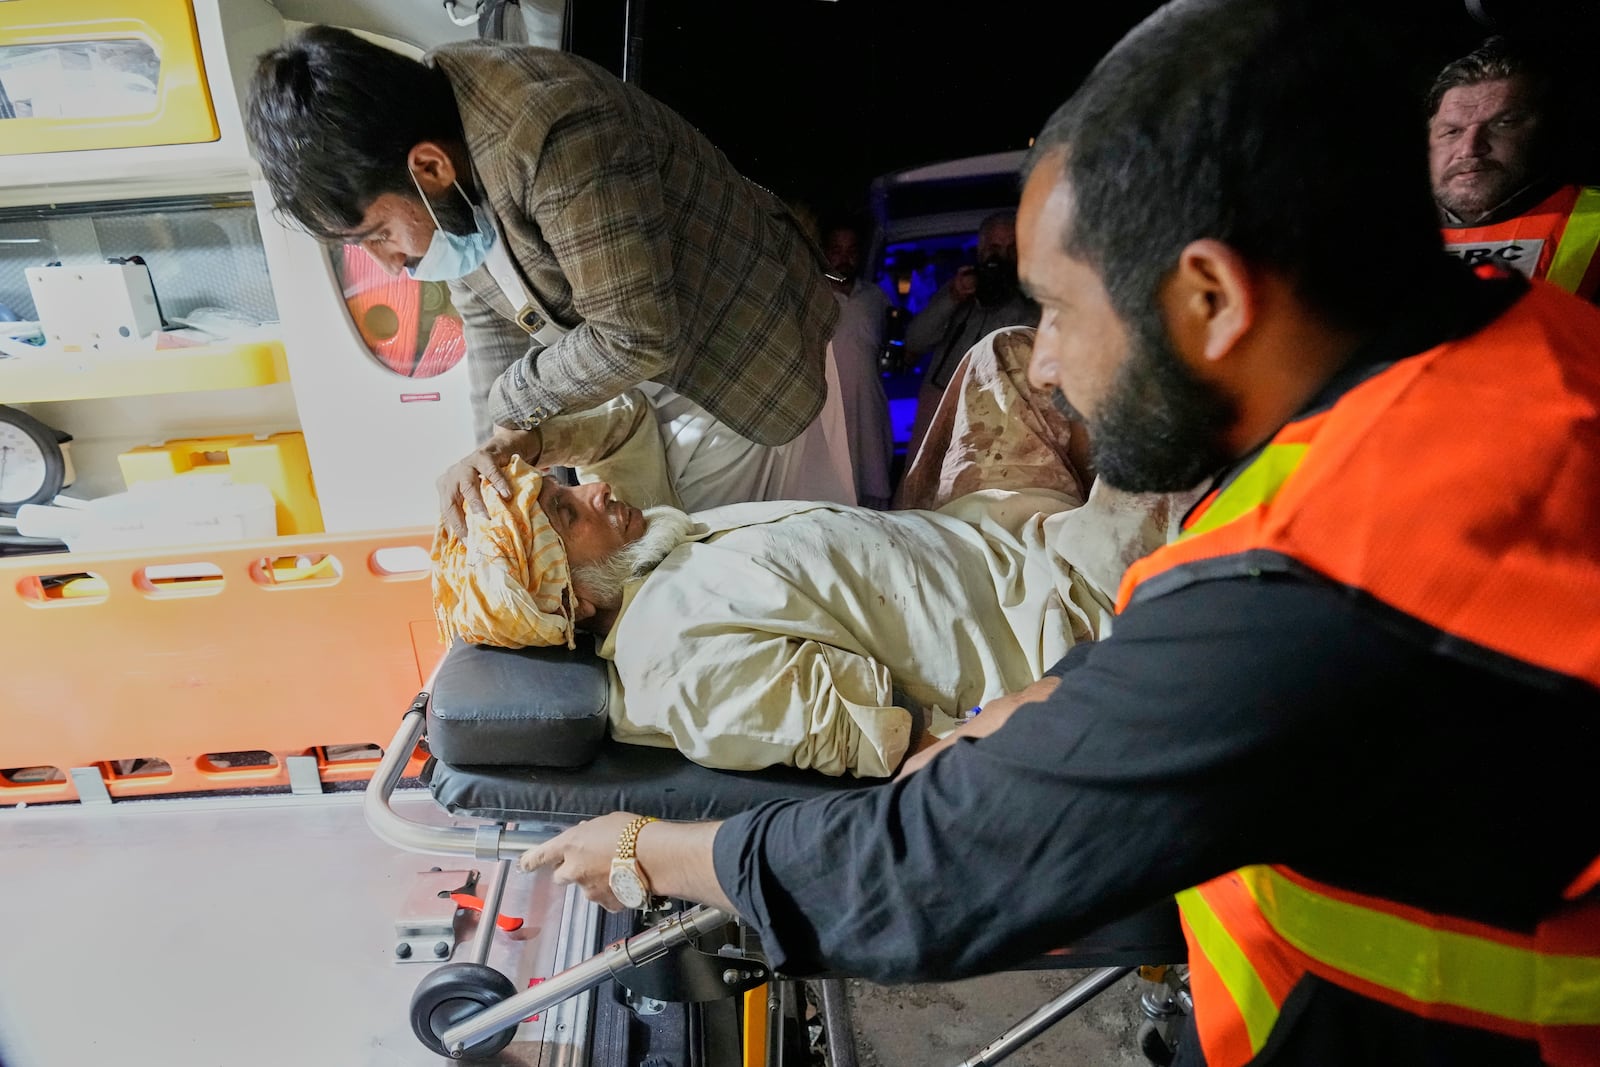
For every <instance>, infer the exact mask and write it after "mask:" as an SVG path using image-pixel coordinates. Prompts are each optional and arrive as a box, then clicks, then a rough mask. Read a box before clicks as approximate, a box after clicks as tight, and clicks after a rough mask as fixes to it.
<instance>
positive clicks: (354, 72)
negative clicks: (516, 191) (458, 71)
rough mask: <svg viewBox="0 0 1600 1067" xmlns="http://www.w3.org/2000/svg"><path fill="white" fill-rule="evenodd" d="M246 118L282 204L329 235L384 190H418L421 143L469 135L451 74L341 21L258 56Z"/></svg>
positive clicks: (349, 224)
mask: <svg viewBox="0 0 1600 1067" xmlns="http://www.w3.org/2000/svg"><path fill="white" fill-rule="evenodd" d="M245 125H246V128H247V129H248V130H249V133H250V141H251V143H252V144H253V145H254V146H255V153H256V159H257V160H258V161H259V162H260V164H261V171H262V174H263V175H264V176H265V177H266V180H267V185H268V186H269V187H270V188H271V189H272V196H273V199H274V200H276V201H277V204H278V208H279V210H280V211H282V212H283V213H284V214H285V215H287V216H289V217H290V218H291V219H293V220H294V221H295V222H297V223H299V224H300V225H301V226H303V227H305V228H306V229H307V230H309V231H310V232H311V233H313V234H315V235H317V236H319V237H324V238H334V237H339V236H342V235H344V234H347V233H349V232H350V231H351V230H353V229H355V228H357V227H358V226H359V225H360V223H361V219H362V216H363V215H364V214H365V213H366V210H367V208H368V207H369V206H371V204H372V201H373V200H374V199H376V198H377V197H378V196H380V195H381V194H383V193H409V194H411V195H413V196H415V195H416V188H415V187H414V186H413V185H412V184H411V181H410V179H409V178H408V177H407V164H406V158H407V156H408V155H409V154H410V152H411V149H412V147H413V146H415V145H417V144H419V143H420V142H422V141H436V142H441V143H451V142H458V141H460V140H462V133H461V117H460V115H459V113H458V112H457V111H456V104H455V96H454V94H453V93H452V92H451V90H450V83H449V81H448V80H446V78H445V76H444V74H443V73H442V72H440V71H438V70H435V69H434V68H432V67H429V66H427V65H425V64H423V63H419V62H417V61H416V60H414V59H408V58H406V57H405V56H402V55H400V54H399V53H398V52H394V51H391V50H389V49H387V48H384V47H382V46H381V45H376V44H373V43H371V42H370V41H366V40H363V39H362V38H360V37H357V36H356V35H355V34H353V33H350V32H349V31H347V30H340V29H335V28H333V27H331V26H313V27H311V28H310V29H308V30H306V31H305V32H303V33H301V34H300V35H298V36H297V37H295V38H294V39H293V40H291V41H288V42H286V43H284V44H282V45H280V46H279V47H277V48H274V49H273V50H272V51H270V52H267V53H265V54H263V55H262V56H261V58H260V59H259V60H257V62H256V71H255V75H254V77H252V78H251V79H250V94H249V101H248V104H247V105H246V109H245Z"/></svg>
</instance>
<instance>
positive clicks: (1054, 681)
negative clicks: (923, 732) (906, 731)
mask: <svg viewBox="0 0 1600 1067" xmlns="http://www.w3.org/2000/svg"><path fill="white" fill-rule="evenodd" d="M1060 684H1061V679H1060V678H1041V679H1039V680H1038V681H1037V682H1034V683H1033V684H1032V685H1030V686H1028V688H1026V689H1023V690H1020V691H1019V692H1016V693H1008V694H1006V695H1005V696H1003V697H998V698H996V699H994V700H991V701H989V703H987V704H985V705H984V706H983V714H981V715H978V716H977V717H975V718H972V719H969V720H967V721H966V722H964V723H962V724H961V725H960V726H958V727H956V728H955V729H954V730H951V731H950V732H949V733H948V734H945V735H944V737H942V738H940V739H939V740H938V741H936V742H935V743H933V744H931V745H929V746H928V747H927V748H924V749H922V750H921V751H919V752H914V753H912V754H911V756H909V757H908V758H907V759H906V761H905V762H904V763H902V764H901V765H900V771H899V773H898V774H896V775H895V777H896V778H904V777H905V776H906V775H908V774H914V773H916V772H917V771H919V770H921V769H922V768H923V767H926V766H927V765H928V764H929V763H930V762H931V761H932V760H933V758H934V757H935V756H937V755H938V754H939V753H941V752H943V751H944V750H945V749H947V748H950V747H952V746H953V745H955V743H956V742H957V741H959V740H961V739H962V738H963V737H988V736H989V735H990V734H992V733H994V732H995V731H996V730H998V729H1000V727H1002V726H1004V725H1005V724H1006V721H1007V720H1008V719H1010V718H1011V713H1012V712H1014V711H1016V710H1017V709H1018V708H1020V707H1021V706H1022V705H1024V704H1033V703H1036V702H1038V701H1040V700H1043V699H1044V698H1045V697H1047V696H1049V695H1050V694H1051V693H1053V692H1055V688H1056V686H1058V685H1060Z"/></svg>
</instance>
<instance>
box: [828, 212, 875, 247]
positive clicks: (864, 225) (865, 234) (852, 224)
mask: <svg viewBox="0 0 1600 1067" xmlns="http://www.w3.org/2000/svg"><path fill="white" fill-rule="evenodd" d="M837 230H849V231H850V232H851V233H853V234H855V235H856V241H857V242H859V243H860V244H863V245H864V244H866V243H867V240H868V238H870V237H871V236H872V226H871V225H870V224H869V223H868V222H867V220H866V219H865V218H863V217H862V216H861V214H860V213H859V212H856V211H830V212H828V214H826V215H824V216H822V217H821V218H820V219H818V220H817V236H818V237H819V238H820V239H821V241H822V243H824V244H826V243H827V240H828V236H829V235H830V234H832V233H834V232H835V231H837Z"/></svg>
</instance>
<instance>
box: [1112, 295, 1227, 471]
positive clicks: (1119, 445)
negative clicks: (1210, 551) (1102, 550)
mask: <svg viewBox="0 0 1600 1067" xmlns="http://www.w3.org/2000/svg"><path fill="white" fill-rule="evenodd" d="M1127 327H1128V358H1127V360H1125V361H1124V362H1123V364H1122V367H1121V368H1120V369H1119V370H1118V371H1117V376H1116V378H1115V380H1114V381H1113V382H1112V383H1111V391H1110V393H1109V394H1108V395H1107V396H1106V399H1105V401H1104V402H1103V403H1102V404H1101V405H1100V410H1099V411H1098V412H1096V414H1095V417H1094V418H1093V419H1090V420H1088V423H1089V452H1090V458H1091V460H1092V461H1093V463H1094V466H1095V469H1096V470H1097V471H1098V472H1099V475H1100V476H1101V477H1103V478H1105V480H1106V482H1107V484H1109V485H1112V486H1115V487H1116V488H1118V489H1125V490H1127V491H1128V492H1131V493H1173V492H1178V491H1180V490H1183V489H1191V488H1193V487H1194V486H1196V485H1199V484H1200V482H1201V480H1202V479H1204V478H1207V477H1209V476H1210V475H1212V474H1215V473H1216V472H1217V471H1218V470H1220V469H1221V468H1222V467H1223V466H1225V465H1226V464H1227V463H1228V461H1229V460H1230V459H1232V456H1231V455H1230V453H1229V451H1228V448H1227V445H1226V444H1225V443H1224V438H1223V435H1224V434H1225V433H1226V431H1227V430H1228V428H1229V427H1230V426H1232V425H1233V423H1234V421H1235V420H1236V419H1237V418H1238V406H1237V405H1236V404H1235V403H1234V401H1233V399H1232V398H1231V397H1229V396H1228V395H1227V394H1226V393H1224V392H1222V390H1220V389H1218V388H1217V387H1216V386H1214V385H1212V384H1211V383H1210V382H1206V381H1203V380H1201V379H1200V378H1198V377H1196V376H1195V374H1194V373H1193V372H1192V371H1191V370H1189V368H1188V367H1186V366H1185V365H1184V363H1183V360H1182V359H1181V358H1180V357H1179V356H1178V353H1177V352H1175V351H1173V348H1172V344H1171V342H1170V341H1169V340H1168V338H1167V325H1166V322H1165V321H1164V320H1163V318H1162V316H1161V314H1160V313H1159V312H1156V311H1150V312H1145V313H1140V314H1135V315H1133V316H1130V317H1129V318H1128V319H1127Z"/></svg>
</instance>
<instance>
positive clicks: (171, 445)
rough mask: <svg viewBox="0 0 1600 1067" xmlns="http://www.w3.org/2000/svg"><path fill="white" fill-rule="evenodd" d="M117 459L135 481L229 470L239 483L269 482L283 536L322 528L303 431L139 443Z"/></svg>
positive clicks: (124, 475)
mask: <svg viewBox="0 0 1600 1067" xmlns="http://www.w3.org/2000/svg"><path fill="white" fill-rule="evenodd" d="M117 461H118V462H119V463H120V464H121V465H122V480H123V481H125V482H127V483H128V485H130V486H132V485H133V484H134V483H135V482H151V481H156V480H158V479H161V478H176V477H178V476H180V475H184V474H191V473H192V474H227V475H229V476H231V477H232V478H233V480H234V481H235V482H236V483H240V482H248V483H253V484H258V485H264V486H266V487H267V490H268V491H269V492H271V493H272V499H273V500H275V501H277V505H278V507H277V516H278V533H279V535H287V534H305V533H321V532H322V506H321V505H320V504H318V503H317V490H316V487H315V486H314V485H313V484H312V481H311V460H310V458H309V457H308V456H307V455H306V439H305V436H304V435H303V434H298V433H275V434H272V435H271V436H268V437H250V436H248V435H240V436H237V437H194V438H190V439H188V440H185V441H168V442H166V443H165V444H160V445H153V446H150V447H147V448H135V449H133V450H132V451H131V452H124V453H122V454H121V455H120V456H118V457H117Z"/></svg>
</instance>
